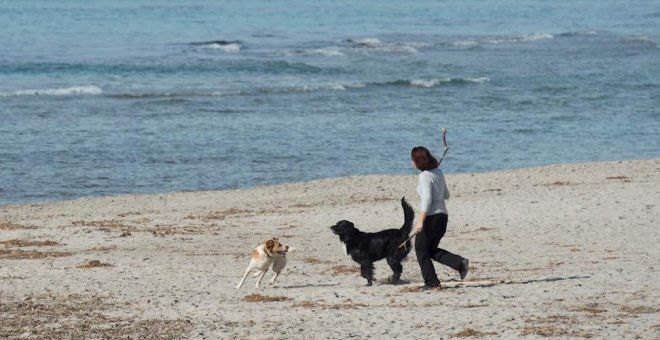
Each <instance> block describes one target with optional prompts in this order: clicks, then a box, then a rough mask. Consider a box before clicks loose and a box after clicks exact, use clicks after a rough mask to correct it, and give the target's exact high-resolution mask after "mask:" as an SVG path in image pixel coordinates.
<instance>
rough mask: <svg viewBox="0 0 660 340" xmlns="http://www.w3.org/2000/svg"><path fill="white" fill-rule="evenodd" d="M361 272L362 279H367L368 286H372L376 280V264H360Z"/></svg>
mask: <svg viewBox="0 0 660 340" xmlns="http://www.w3.org/2000/svg"><path fill="white" fill-rule="evenodd" d="M360 271H361V272H362V277H363V278H365V279H367V286H371V284H372V281H373V280H374V263H373V262H366V261H365V262H362V263H360Z"/></svg>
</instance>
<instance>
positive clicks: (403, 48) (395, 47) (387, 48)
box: [351, 38, 432, 54]
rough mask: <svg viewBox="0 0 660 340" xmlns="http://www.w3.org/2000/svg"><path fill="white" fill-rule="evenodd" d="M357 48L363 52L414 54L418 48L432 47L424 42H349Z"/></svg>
mask: <svg viewBox="0 0 660 340" xmlns="http://www.w3.org/2000/svg"><path fill="white" fill-rule="evenodd" d="M351 41H352V42H353V43H355V44H356V45H357V47H359V48H363V49H365V51H364V52H367V53H368V51H377V52H389V53H410V54H415V53H418V52H419V49H420V48H424V47H429V46H432V45H431V44H428V43H424V42H402V43H384V42H382V41H380V40H379V39H377V38H365V39H357V40H351Z"/></svg>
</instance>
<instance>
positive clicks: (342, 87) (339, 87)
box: [303, 84, 346, 92]
mask: <svg viewBox="0 0 660 340" xmlns="http://www.w3.org/2000/svg"><path fill="white" fill-rule="evenodd" d="M319 90H331V91H346V86H345V85H342V84H321V85H306V86H303V91H305V92H310V91H319Z"/></svg>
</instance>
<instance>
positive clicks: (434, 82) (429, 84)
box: [383, 77, 490, 88]
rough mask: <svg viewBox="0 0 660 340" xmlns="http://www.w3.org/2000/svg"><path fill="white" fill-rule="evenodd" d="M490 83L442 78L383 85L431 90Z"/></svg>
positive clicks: (475, 79) (487, 80)
mask: <svg viewBox="0 0 660 340" xmlns="http://www.w3.org/2000/svg"><path fill="white" fill-rule="evenodd" d="M489 81H490V78H488V77H479V78H444V79H412V80H395V81H391V82H386V83H383V84H385V85H397V86H411V87H424V88H433V87H436V86H442V85H470V84H477V85H483V84H484V83H487V82H489Z"/></svg>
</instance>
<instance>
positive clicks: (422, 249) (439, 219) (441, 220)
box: [415, 214, 463, 286]
mask: <svg viewBox="0 0 660 340" xmlns="http://www.w3.org/2000/svg"><path fill="white" fill-rule="evenodd" d="M447 219H448V217H447V215H446V214H436V215H429V216H426V219H425V220H424V229H422V232H421V233H419V234H417V236H416V238H415V254H416V255H417V262H418V263H419V268H420V269H421V270H422V277H423V278H424V284H425V285H429V286H437V285H439V284H440V280H438V276H437V275H436V273H435V268H434V267H433V261H431V260H436V261H438V262H440V263H442V264H444V265H445V266H449V267H450V268H453V269H455V270H459V268H460V266H461V261H463V257H462V256H459V255H455V254H452V253H450V252H448V251H446V250H444V249H442V248H438V245H439V244H440V240H441V239H442V237H443V236H445V232H446V231H447Z"/></svg>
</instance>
